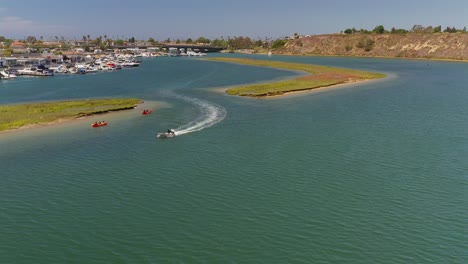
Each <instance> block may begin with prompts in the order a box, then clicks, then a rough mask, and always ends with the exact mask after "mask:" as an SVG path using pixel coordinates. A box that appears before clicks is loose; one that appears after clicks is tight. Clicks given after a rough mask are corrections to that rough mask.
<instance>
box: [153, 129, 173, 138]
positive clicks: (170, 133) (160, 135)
mask: <svg viewBox="0 0 468 264" xmlns="http://www.w3.org/2000/svg"><path fill="white" fill-rule="evenodd" d="M175 136H176V133H175V131H174V130H172V129H168V130H167V131H166V132H163V133H158V135H157V137H158V138H172V137H175Z"/></svg>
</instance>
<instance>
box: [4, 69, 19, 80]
mask: <svg viewBox="0 0 468 264" xmlns="http://www.w3.org/2000/svg"><path fill="white" fill-rule="evenodd" d="M0 77H1V78H2V79H12V78H16V74H14V73H13V72H12V71H11V70H3V71H0Z"/></svg>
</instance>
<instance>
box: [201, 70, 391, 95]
mask: <svg viewBox="0 0 468 264" xmlns="http://www.w3.org/2000/svg"><path fill="white" fill-rule="evenodd" d="M391 78H395V75H392V74H388V73H387V76H386V77H384V78H380V79H365V80H355V81H350V82H344V83H339V84H333V85H329V86H322V87H315V88H311V89H304V90H300V91H290V92H284V93H282V94H273V95H262V96H248V95H247V96H240V95H229V94H228V93H226V91H227V90H228V89H230V88H233V87H235V86H229V87H223V88H213V89H210V91H213V92H216V93H223V94H225V95H228V96H233V97H244V98H253V99H279V98H286V97H291V96H294V95H300V94H305V93H308V94H312V93H319V92H325V91H331V90H336V89H343V88H349V87H354V86H358V85H362V84H370V83H376V82H381V81H387V80H388V79H391Z"/></svg>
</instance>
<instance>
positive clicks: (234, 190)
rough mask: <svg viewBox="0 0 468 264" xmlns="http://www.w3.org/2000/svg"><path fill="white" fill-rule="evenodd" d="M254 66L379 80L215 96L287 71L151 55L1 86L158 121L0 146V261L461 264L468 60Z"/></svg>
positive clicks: (0, 92)
mask: <svg viewBox="0 0 468 264" xmlns="http://www.w3.org/2000/svg"><path fill="white" fill-rule="evenodd" d="M210 55H211V54H210ZM253 57H254V58H257V57H258V58H264V59H275V60H284V61H294V62H303V63H315V64H322V65H329V66H339V67H350V68H357V69H364V70H372V71H379V72H385V73H387V74H389V76H390V77H389V78H387V79H385V80H382V81H378V82H367V83H362V84H358V85H355V86H353V87H348V88H343V89H330V90H326V91H322V92H318V93H317V92H311V93H302V94H298V95H293V96H288V97H283V98H275V99H251V98H239V97H231V96H227V95H225V94H223V93H220V92H216V91H214V90H216V88H219V87H226V86H231V85H236V84H243V83H251V82H260V81H268V80H275V79H282V78H287V77H291V76H294V75H297V74H299V73H293V72H287V71H281V70H276V69H269V68H257V67H248V66H241V65H235V64H224V63H218V62H208V61H202V60H198V59H190V58H156V59H153V60H145V61H144V62H143V64H142V65H141V67H139V68H136V69H128V70H122V71H119V72H115V73H98V74H92V75H85V76H81V75H80V76H78V75H73V76H72V75H61V76H59V75H57V76H54V77H52V78H18V79H17V80H14V81H1V82H0V103H2V104H9V103H19V102H31V101H47V100H58V99H70V98H90V97H92V98H94V97H121V96H132V97H138V98H141V99H143V100H145V104H146V105H145V106H150V107H151V108H153V109H155V111H154V112H153V114H151V115H149V116H141V115H140V110H130V111H127V112H124V113H118V114H111V115H109V116H106V117H105V118H106V121H109V126H107V127H104V128H99V129H92V128H90V126H89V123H90V122H92V121H94V120H89V119H85V120H80V121H76V122H72V123H62V124H59V125H55V126H52V127H45V128H35V129H29V130H21V131H16V132H14V133H3V134H0V164H1V171H0V263H467V262H468V250H467V244H468V233H467V231H466V230H468V214H467V212H466V210H467V208H468V199H467V198H468V173H467V171H468V161H467V157H468V136H467V133H466V131H468V119H467V117H468V103H467V99H468V89H467V87H468V86H467V85H468V74H467V73H468V66H467V64H462V63H449V62H430V61H405V60H388V59H361V58H333V57H277V56H273V57H271V58H266V57H262V56H253ZM167 128H175V129H176V130H178V131H179V132H180V135H179V136H178V137H176V138H173V139H167V140H162V139H157V138H155V133H156V132H160V131H164V130H166V129H167Z"/></svg>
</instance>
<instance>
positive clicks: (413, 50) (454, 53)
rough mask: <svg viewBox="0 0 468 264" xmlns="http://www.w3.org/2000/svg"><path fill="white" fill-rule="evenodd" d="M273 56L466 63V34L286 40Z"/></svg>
mask: <svg viewBox="0 0 468 264" xmlns="http://www.w3.org/2000/svg"><path fill="white" fill-rule="evenodd" d="M275 53H280V54H298V55H341V56H371V57H373V56H384V57H403V58H426V59H454V60H468V34H466V33H451V34H449V33H435V34H418V33H410V34H405V35H404V34H401V35H400V34H354V35H347V34H334V35H317V36H310V37H301V38H298V39H293V40H289V41H288V42H287V44H286V45H285V46H284V48H281V49H279V50H278V51H276V52H275Z"/></svg>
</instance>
